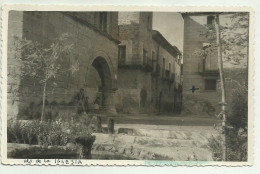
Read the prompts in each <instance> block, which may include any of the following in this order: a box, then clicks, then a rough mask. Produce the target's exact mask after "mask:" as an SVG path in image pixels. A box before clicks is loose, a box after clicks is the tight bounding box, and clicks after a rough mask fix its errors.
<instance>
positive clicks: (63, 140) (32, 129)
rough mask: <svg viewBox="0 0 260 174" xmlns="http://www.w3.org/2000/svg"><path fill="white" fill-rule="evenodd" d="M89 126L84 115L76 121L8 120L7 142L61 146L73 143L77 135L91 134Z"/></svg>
mask: <svg viewBox="0 0 260 174" xmlns="http://www.w3.org/2000/svg"><path fill="white" fill-rule="evenodd" d="M89 127H90V123H89V124H87V122H86V118H84V117H83V118H81V119H80V120H78V121H77V122H74V121H73V120H72V121H71V122H65V121H62V120H59V121H49V122H40V121H38V120H34V121H21V120H9V121H8V127H7V142H8V143H24V144H39V145H47V146H49V145H60V146H62V145H66V144H67V143H69V142H73V143H74V139H75V138H76V137H78V136H82V135H91V129H90V128H89Z"/></svg>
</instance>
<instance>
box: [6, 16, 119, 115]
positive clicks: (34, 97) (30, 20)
mask: <svg viewBox="0 0 260 174" xmlns="http://www.w3.org/2000/svg"><path fill="white" fill-rule="evenodd" d="M92 13H94V12H88V13H80V14H81V15H83V16H84V14H86V16H87V19H90V18H91V16H94V15H93V14H92ZM109 18H110V19H111V21H113V22H111V23H109V27H110V28H111V30H110V31H111V34H110V33H102V32H100V31H99V29H98V28H95V25H92V24H91V22H90V23H88V22H89V21H87V22H86V21H84V20H83V21H82V20H78V19H75V16H71V15H68V14H66V13H62V12H15V11H11V12H10V16H9V28H10V30H9V33H8V46H9V47H8V48H11V46H10V45H12V44H14V43H13V42H14V41H13V39H12V37H13V36H14V35H18V37H22V38H26V39H28V40H32V41H37V42H39V43H40V44H42V45H44V46H48V45H50V44H51V42H52V41H53V39H54V38H58V37H60V36H61V35H62V34H63V33H67V34H68V35H69V36H70V38H71V43H73V44H74V49H73V54H74V55H75V56H77V59H78V60H79V65H80V67H79V71H77V72H76V73H74V74H71V73H69V72H67V73H66V74H58V75H57V77H56V79H55V80H53V81H50V82H49V83H48V84H47V93H46V94H47V96H46V99H47V100H48V101H49V102H52V101H56V102H58V103H59V102H70V101H71V100H72V99H73V97H74V96H75V94H76V93H77V92H79V89H80V88H84V89H85V91H86V93H87V95H88V96H89V97H90V101H93V100H94V98H95V97H96V95H95V92H96V93H97V92H98V87H99V86H100V78H99V75H98V73H97V71H96V70H95V68H93V66H92V62H93V61H94V59H95V58H97V57H102V58H103V59H104V60H105V62H106V64H107V66H108V67H109V68H108V70H107V72H106V74H110V76H111V86H110V88H116V74H117V58H118V47H117V45H118V43H119V42H118V41H116V39H117V37H116V38H113V36H116V35H117V30H116V29H117V13H111V14H110V16H109ZM115 25H116V26H115ZM113 28H114V29H113ZM12 54H13V52H12V51H11V50H8V69H10V73H11V75H12V73H14V71H13V67H15V66H16V65H15V63H16V61H15V59H14V56H13V55H12ZM69 61H70V58H69V57H64V58H63V64H62V68H63V69H67V70H68V67H69V64H70V63H69ZM18 66H19V65H18ZM11 75H10V76H8V77H11ZM16 75H18V76H19V72H17V71H16ZM54 81H55V83H57V86H56V87H55V88H52V87H51V85H52V84H51V83H52V82H54ZM17 82H20V84H19V97H18V98H17V101H16V102H15V104H13V105H12V106H11V105H9V106H10V107H11V108H17V106H19V110H20V111H19V112H20V113H23V110H24V109H25V108H26V107H28V105H29V104H30V103H31V102H34V103H35V104H39V103H40V101H41V100H42V86H41V85H39V83H38V81H30V80H28V79H21V78H20V79H19V80H18V81H17ZM10 83H11V81H9V78H8V85H10ZM10 95H11V93H10ZM9 99H11V98H9V97H8V101H9ZM17 113H18V110H16V112H14V113H11V112H8V114H11V115H16V114H17Z"/></svg>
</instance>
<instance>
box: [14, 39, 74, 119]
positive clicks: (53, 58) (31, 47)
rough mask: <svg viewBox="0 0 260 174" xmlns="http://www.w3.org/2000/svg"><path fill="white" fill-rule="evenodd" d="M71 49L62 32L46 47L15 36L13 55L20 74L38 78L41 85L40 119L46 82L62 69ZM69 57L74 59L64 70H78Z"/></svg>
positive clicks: (42, 114)
mask: <svg viewBox="0 0 260 174" xmlns="http://www.w3.org/2000/svg"><path fill="white" fill-rule="evenodd" d="M72 50H73V44H72V43H71V39H70V38H69V36H68V34H62V35H61V36H60V37H59V38H56V39H54V40H53V41H52V42H51V43H50V45H49V46H47V47H44V46H43V45H42V44H40V43H38V42H33V41H31V40H27V39H19V38H18V37H16V38H15V54H16V56H15V57H16V59H17V60H18V61H20V63H21V68H20V69H21V72H20V73H21V76H23V77H33V78H35V79H38V80H39V83H40V84H41V85H42V86H43V88H42V89H43V91H42V93H43V95H42V111H41V121H43V118H44V109H45V100H46V90H47V89H46V88H47V82H48V81H49V80H50V79H55V77H56V75H57V73H60V71H62V66H61V62H62V61H64V57H68V56H69V55H70V56H71V55H72ZM71 58H74V59H75V60H73V61H71V62H72V63H71V64H70V68H69V69H68V70H65V71H71V72H72V73H73V72H75V71H77V70H78V66H79V63H78V61H77V59H76V57H75V56H73V55H72V56H71ZM65 71H63V72H65Z"/></svg>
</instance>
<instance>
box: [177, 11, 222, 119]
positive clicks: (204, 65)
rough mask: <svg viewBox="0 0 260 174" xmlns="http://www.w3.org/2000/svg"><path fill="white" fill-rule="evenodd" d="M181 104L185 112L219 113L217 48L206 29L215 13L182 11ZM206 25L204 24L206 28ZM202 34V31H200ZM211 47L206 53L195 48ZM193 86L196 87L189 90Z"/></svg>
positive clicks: (208, 27) (212, 20)
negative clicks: (207, 34) (213, 45)
mask: <svg viewBox="0 0 260 174" xmlns="http://www.w3.org/2000/svg"><path fill="white" fill-rule="evenodd" d="M182 16H183V19H184V45H183V101H184V102H183V105H184V110H185V111H186V112H188V113H191V112H192V113H193V114H198V115H203V114H215V113H217V112H218V109H219V105H218V103H219V102H220V101H221V99H220V96H221V95H220V94H221V91H220V88H219V72H218V66H217V65H218V61H217V50H216V48H214V47H212V48H211V45H210V41H209V39H210V38H209V37H206V34H205V33H206V31H207V30H209V29H210V28H211V27H214V20H215V18H214V14H213V15H211V14H210V13H207V14H205V13H183V14H182ZM206 26H207V27H206ZM203 33H204V34H203ZM206 48H209V49H211V50H210V51H209V53H208V54H206V55H204V56H201V55H199V54H196V51H197V53H198V50H203V49H206ZM192 88H194V89H195V88H196V89H197V90H195V91H194V92H192V90H191V89H192Z"/></svg>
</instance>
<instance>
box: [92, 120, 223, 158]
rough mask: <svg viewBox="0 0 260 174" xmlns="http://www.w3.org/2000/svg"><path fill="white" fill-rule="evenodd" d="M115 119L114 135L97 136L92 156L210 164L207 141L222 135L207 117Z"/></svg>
mask: <svg viewBox="0 0 260 174" xmlns="http://www.w3.org/2000/svg"><path fill="white" fill-rule="evenodd" d="M114 119H115V134H102V133H96V134H95V135H96V141H95V143H94V150H93V153H99V152H111V153H114V154H121V155H125V156H126V158H133V159H142V160H174V161H186V160H201V161H204V160H206V161H210V160H213V159H212V154H211V152H210V150H209V147H208V139H209V138H211V137H212V136H213V137H217V136H221V135H220V133H219V131H218V130H216V128H215V126H216V125H218V124H219V123H220V120H217V119H215V118H210V117H172V116H148V115H143V116H139V117H138V116H128V115H127V116H121V117H115V118H114ZM155 124H156V125H155ZM192 125H195V126H192ZM104 126H105V125H104Z"/></svg>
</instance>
